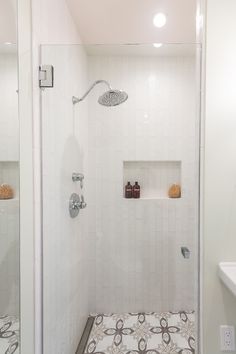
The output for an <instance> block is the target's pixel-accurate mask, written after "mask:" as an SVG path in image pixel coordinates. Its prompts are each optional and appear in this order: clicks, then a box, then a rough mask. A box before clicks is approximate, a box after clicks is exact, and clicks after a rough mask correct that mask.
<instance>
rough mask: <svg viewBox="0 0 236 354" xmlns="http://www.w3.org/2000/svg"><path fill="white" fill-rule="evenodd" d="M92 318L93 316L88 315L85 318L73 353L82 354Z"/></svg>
mask: <svg viewBox="0 0 236 354" xmlns="http://www.w3.org/2000/svg"><path fill="white" fill-rule="evenodd" d="M94 320H95V317H93V316H90V317H89V318H88V319H87V322H86V325H85V327H84V331H83V334H82V336H81V338H80V342H79V344H78V347H77V350H76V352H75V354H84V352H85V348H86V345H87V342H88V339H89V335H90V332H91V329H92V327H93V323H94Z"/></svg>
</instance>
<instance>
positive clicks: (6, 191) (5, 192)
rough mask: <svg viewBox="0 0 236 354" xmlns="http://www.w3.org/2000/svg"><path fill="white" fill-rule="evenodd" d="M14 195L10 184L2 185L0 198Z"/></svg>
mask: <svg viewBox="0 0 236 354" xmlns="http://www.w3.org/2000/svg"><path fill="white" fill-rule="evenodd" d="M13 197H14V191H13V189H12V187H11V186H9V184H6V183H4V184H1V185H0V199H12V198H13Z"/></svg>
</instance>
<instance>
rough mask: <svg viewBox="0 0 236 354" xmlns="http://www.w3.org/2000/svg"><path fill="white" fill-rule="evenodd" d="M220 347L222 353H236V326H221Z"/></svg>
mask: <svg viewBox="0 0 236 354" xmlns="http://www.w3.org/2000/svg"><path fill="white" fill-rule="evenodd" d="M220 347H221V350H222V351H226V352H233V351H235V336H234V326H220Z"/></svg>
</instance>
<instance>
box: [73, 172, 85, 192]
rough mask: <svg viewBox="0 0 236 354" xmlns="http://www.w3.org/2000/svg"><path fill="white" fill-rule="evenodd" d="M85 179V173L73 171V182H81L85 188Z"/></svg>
mask: <svg viewBox="0 0 236 354" xmlns="http://www.w3.org/2000/svg"><path fill="white" fill-rule="evenodd" d="M83 180H84V175H83V173H76V172H74V173H72V181H73V182H80V187H81V188H83Z"/></svg>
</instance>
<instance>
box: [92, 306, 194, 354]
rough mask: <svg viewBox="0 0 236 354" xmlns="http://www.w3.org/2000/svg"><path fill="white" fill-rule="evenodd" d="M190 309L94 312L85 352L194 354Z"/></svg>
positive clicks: (192, 315)
mask: <svg viewBox="0 0 236 354" xmlns="http://www.w3.org/2000/svg"><path fill="white" fill-rule="evenodd" d="M194 325H195V316H194V312H193V311H192V312H185V311H180V312H164V313H156V312H151V313H125V314H98V315H96V316H95V320H94V324H93V328H92V330H91V333H90V336H89V339H88V343H87V346H86V349H85V354H195V328H194Z"/></svg>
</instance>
